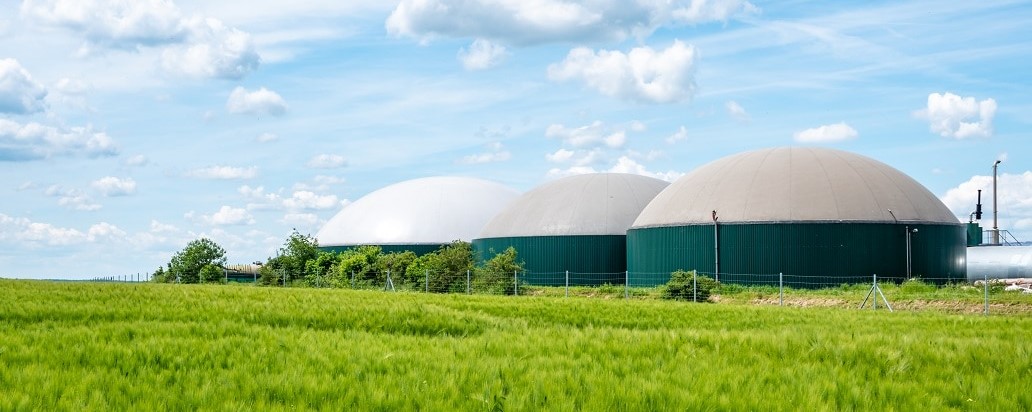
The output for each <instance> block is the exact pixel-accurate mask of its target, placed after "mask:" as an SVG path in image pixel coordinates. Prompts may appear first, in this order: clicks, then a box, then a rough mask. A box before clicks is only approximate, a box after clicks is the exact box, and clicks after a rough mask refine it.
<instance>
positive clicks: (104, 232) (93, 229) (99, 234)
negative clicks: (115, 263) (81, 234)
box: [86, 222, 126, 242]
mask: <svg viewBox="0 0 1032 412" xmlns="http://www.w3.org/2000/svg"><path fill="white" fill-rule="evenodd" d="M86 237H87V239H89V240H90V241H91V242H92V241H96V240H100V239H115V240H117V239H124V238H125V237H126V233H125V231H124V230H122V229H119V228H118V226H115V225H112V224H110V223H108V222H100V223H97V224H95V225H93V226H90V229H89V230H88V231H87V232H86Z"/></svg>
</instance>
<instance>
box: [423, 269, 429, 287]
mask: <svg viewBox="0 0 1032 412" xmlns="http://www.w3.org/2000/svg"><path fill="white" fill-rule="evenodd" d="M423 276H424V277H425V278H426V293H430V269H423Z"/></svg>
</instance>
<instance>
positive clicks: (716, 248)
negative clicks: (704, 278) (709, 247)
mask: <svg viewBox="0 0 1032 412" xmlns="http://www.w3.org/2000/svg"><path fill="white" fill-rule="evenodd" d="M714 213H716V212H714ZM715 216H716V214H714V218H713V272H714V273H713V279H714V280H716V281H717V282H720V229H719V225H718V224H717V218H716V217H715Z"/></svg>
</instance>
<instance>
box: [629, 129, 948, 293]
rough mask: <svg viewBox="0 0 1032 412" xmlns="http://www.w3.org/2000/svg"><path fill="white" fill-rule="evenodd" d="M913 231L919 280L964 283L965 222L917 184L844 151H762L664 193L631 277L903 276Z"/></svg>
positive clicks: (728, 160) (642, 227)
mask: <svg viewBox="0 0 1032 412" xmlns="http://www.w3.org/2000/svg"><path fill="white" fill-rule="evenodd" d="M714 218H715V219H714ZM915 230H916V231H915ZM908 231H910V233H911V236H910V250H911V251H910V258H911V262H912V263H911V265H912V266H911V267H912V270H911V274H912V275H918V276H925V277H930V278H943V279H946V278H949V279H954V278H956V279H964V278H965V262H964V256H965V252H964V246H965V232H964V228H963V226H961V224H960V222H959V221H958V220H957V218H956V217H955V216H954V215H953V213H952V212H950V210H949V208H947V207H946V206H945V205H944V204H943V203H942V201H940V200H939V199H938V198H937V197H936V196H935V195H934V194H932V193H931V192H930V191H928V189H926V188H925V187H924V186H922V185H921V184H920V183H918V182H917V181H915V180H914V179H912V178H910V177H909V176H907V175H906V174H904V173H902V172H900V171H898V170H896V169H894V168H892V167H891V166H888V165H886V164H884V163H881V162H879V161H877V160H874V159H871V158H868V157H865V156H861V155H857V154H853V153H849V152H844V151H840V150H833V149H824V148H807V147H791V148H774V149H763V150H756V151H750V152H745V153H740V154H736V155H732V156H728V157H725V158H722V159H719V160H716V161H713V162H711V163H708V164H706V165H703V166H701V167H699V168H698V169H696V170H695V171H692V172H691V173H689V174H687V175H685V176H683V177H682V178H680V179H678V180H677V181H676V182H674V183H673V184H671V185H670V186H669V187H667V188H666V189H665V190H664V191H663V192H662V193H660V194H658V195H657V196H656V198H655V199H654V200H653V201H652V202H651V203H650V204H649V205H648V206H647V207H645V209H644V210H643V211H642V213H641V214H640V215H639V216H638V218H637V219H636V220H635V222H634V224H633V225H632V227H631V229H630V231H629V232H628V250H627V253H628V269H629V270H630V271H631V272H640V274H639V275H637V278H636V281H637V282H638V283H640V284H657V283H663V282H665V280H664V279H666V278H669V273H670V271H673V270H678V269H685V270H691V269H696V270H699V271H701V272H707V273H716V272H718V271H719V272H721V273H724V274H726V275H725V276H724V280H727V281H733V280H734V275H744V274H755V275H768V276H769V275H777V274H778V273H784V274H785V276H786V281H787V280H788V279H789V277H791V278H792V279H799V283H803V279H804V278H803V277H804V276H806V277H808V278H805V279H808V280H806V282H809V283H827V284H840V283H844V281H853V280H854V279H856V281H859V280H860V279H870V277H871V275H873V274H877V275H878V276H879V277H886V278H901V277H904V276H906V267H907V263H906V262H907V249H908V248H907V232H908ZM718 251H719V252H718ZM718 253H719V259H717V256H718ZM718 265H719V268H718ZM664 276H665V277H664ZM632 277H635V275H632ZM741 279H742V280H743V281H744V282H748V281H749V280H750V279H749V278H747V277H742V278H741Z"/></svg>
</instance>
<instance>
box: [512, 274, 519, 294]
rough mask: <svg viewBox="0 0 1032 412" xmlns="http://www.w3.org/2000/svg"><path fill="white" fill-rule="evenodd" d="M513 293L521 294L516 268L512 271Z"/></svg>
mask: <svg viewBox="0 0 1032 412" xmlns="http://www.w3.org/2000/svg"><path fill="white" fill-rule="evenodd" d="M512 295H513V296H519V295H520V282H519V279H518V278H517V277H516V271H515V270H514V271H512Z"/></svg>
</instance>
